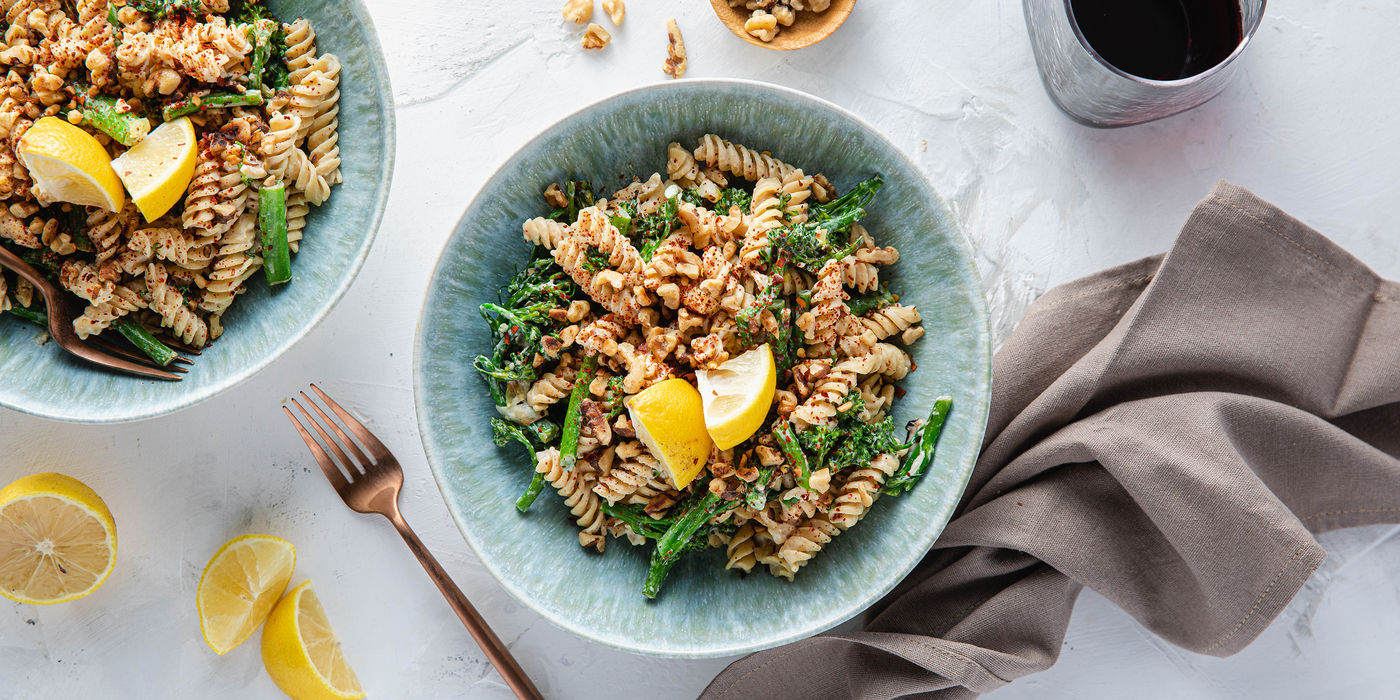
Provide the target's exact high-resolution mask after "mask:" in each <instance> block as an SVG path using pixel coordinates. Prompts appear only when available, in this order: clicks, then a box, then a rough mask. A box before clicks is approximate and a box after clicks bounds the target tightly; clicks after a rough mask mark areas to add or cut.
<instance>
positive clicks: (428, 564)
mask: <svg viewBox="0 0 1400 700" xmlns="http://www.w3.org/2000/svg"><path fill="white" fill-rule="evenodd" d="M389 520H390V522H392V523H394V527H395V528H397V529H398V531H399V534H400V535H402V536H403V541H404V542H406V543H407V544H408V548H409V549H411V550H413V555H414V556H416V557H418V563H420V564H422V565H423V568H424V569H425V570H427V572H428V577H429V578H431V579H432V580H433V583H435V584H437V587H438V590H439V591H442V597H444V598H446V599H447V603H448V605H451V606H452V610H453V611H454V612H456V613H457V617H458V618H459V619H461V621H462V624H464V625H466V626H467V631H468V632H471V634H472V639H475V640H476V644H477V646H479V647H481V650H482V651H484V652H486V658H487V659H489V660H490V661H491V665H492V666H495V667H496V671H498V672H499V673H500V674H501V677H502V678H504V679H505V681H506V685H508V686H510V689H511V690H512V691H513V692H514V693H515V697H517V698H520V700H544V696H543V695H540V691H539V690H538V689H537V688H535V684H534V683H531V682H530V677H529V676H527V675H525V671H524V670H523V669H521V668H520V664H519V663H516V661H515V657H514V656H511V654H510V650H509V649H507V648H506V645H505V644H504V643H503V642H501V638H500V637H497V636H496V633H495V632H493V631H492V630H491V627H490V625H487V624H486V620H484V619H482V617H481V613H478V612H477V611H476V608H474V607H472V604H471V603H470V602H468V601H467V596H465V595H463V594H462V590H461V589H460V588H457V584H455V583H453V582H452V578H451V577H450V576H448V575H447V572H446V571H444V570H443V568H442V566H441V565H440V564H438V562H437V559H436V558H434V557H433V554H432V552H429V551H428V548H427V547H425V546H424V545H423V541H422V540H420V539H418V535H416V534H414V532H413V528H411V527H409V526H408V523H406V522H404V519H403V517H402V516H400V515H398V514H397V513H395V514H394V515H393V516H390V517H389Z"/></svg>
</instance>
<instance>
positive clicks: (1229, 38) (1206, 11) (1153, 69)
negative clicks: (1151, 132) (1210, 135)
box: [1024, 0, 1265, 127]
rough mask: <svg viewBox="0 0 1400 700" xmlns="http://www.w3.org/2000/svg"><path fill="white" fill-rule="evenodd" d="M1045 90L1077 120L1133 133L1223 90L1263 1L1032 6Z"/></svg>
mask: <svg viewBox="0 0 1400 700" xmlns="http://www.w3.org/2000/svg"><path fill="white" fill-rule="evenodd" d="M1024 3H1025V4H1024V8H1025V13H1026V26H1027V28H1028V29H1029V31H1030V35H1031V48H1032V49H1033V50H1034V52H1035V60H1036V64H1037V65H1038V66H1039V67H1040V77H1041V79H1042V80H1043V81H1044V82H1045V89H1046V91H1047V92H1049V93H1050V98H1051V99H1053V100H1054V101H1055V104H1056V105H1057V106H1058V107H1059V108H1060V109H1061V110H1062V111H1064V112H1065V114H1068V115H1069V116H1070V117H1073V118H1074V119H1075V120H1076V121H1079V122H1081V123H1083V124H1087V125H1089V126H1096V127H1116V126H1128V125H1130V124H1141V123H1142V122H1147V121H1152V120H1154V119H1161V118H1162V117H1168V116H1171V115H1173V114H1177V113H1178V112H1184V111H1186V110H1188V109H1191V108H1192V107H1196V106H1198V105H1200V104H1202V103H1204V102H1206V101H1207V100H1209V99H1210V98H1212V97H1215V96H1216V95H1218V94H1220V91H1221V90H1223V89H1225V85H1226V83H1228V82H1229V80H1230V78H1231V76H1232V75H1234V72H1235V68H1236V59H1238V58H1239V56H1240V54H1241V53H1243V52H1244V49H1245V47H1246V46H1247V45H1248V44H1249V40H1250V37H1252V36H1254V32H1255V30H1257V29H1258V28H1259V23H1260V21H1261V20H1262V19H1263V17H1264V3H1265V0H1024Z"/></svg>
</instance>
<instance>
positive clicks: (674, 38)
mask: <svg viewBox="0 0 1400 700" xmlns="http://www.w3.org/2000/svg"><path fill="white" fill-rule="evenodd" d="M686 64H687V59H686V55H685V39H684V38H682V37H681V28H680V27H679V26H678V25H677V24H676V20H674V19H668V20H666V62H665V63H664V64H663V65H662V66H661V70H662V72H664V73H665V74H666V75H669V76H671V77H672V78H676V79H678V80H679V79H680V78H684V77H685V68H686Z"/></svg>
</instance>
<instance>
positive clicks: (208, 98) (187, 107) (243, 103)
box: [162, 90, 263, 121]
mask: <svg viewBox="0 0 1400 700" xmlns="http://www.w3.org/2000/svg"><path fill="white" fill-rule="evenodd" d="M196 99H198V102H196V101H195V100H196ZM262 103H263V94H262V92H261V91H259V90H249V91H248V92H244V93H235V92H216V93H213V94H209V95H205V96H203V97H199V98H195V97H188V98H185V99H183V100H180V101H178V102H171V103H170V104H168V105H166V106H165V110H164V111H163V112H162V116H164V117H165V121H170V120H172V119H178V118H180V117H183V116H185V115H187V114H194V113H195V112H203V111H204V110H206V109H209V108H211V107H255V106H257V105H261V104H262Z"/></svg>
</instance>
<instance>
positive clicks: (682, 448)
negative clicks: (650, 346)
mask: <svg viewBox="0 0 1400 700" xmlns="http://www.w3.org/2000/svg"><path fill="white" fill-rule="evenodd" d="M626 407H627V412H628V415H629V416H630V417H631V419H632V425H633V428H634V429H635V430H636V431H637V439H638V440H641V441H642V444H644V445H646V446H647V449H648V450H650V451H651V453H652V456H654V457H656V459H657V461H659V462H661V465H662V467H663V468H665V469H666V472H667V474H668V475H669V476H670V478H671V482H672V483H673V484H674V485H675V487H676V488H678V489H683V488H685V487H686V485H687V484H689V483H690V482H691V481H693V480H694V479H695V477H696V475H698V474H699V473H700V471H701V470H703V469H704V468H705V463H706V462H707V461H708V460H709V458H710V449H711V447H713V445H714V442H713V441H712V440H711V439H710V434H709V433H708V432H706V430H705V410H704V407H703V404H702V402H701V400H700V392H698V391H696V390H695V387H693V386H691V385H690V382H687V381H686V380H684V379H667V380H666V381H664V382H658V383H656V384H653V385H652V386H650V387H648V388H647V389H645V390H643V391H642V392H641V393H639V394H637V395H636V396H633V397H632V398H630V399H628V400H627V402H626Z"/></svg>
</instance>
